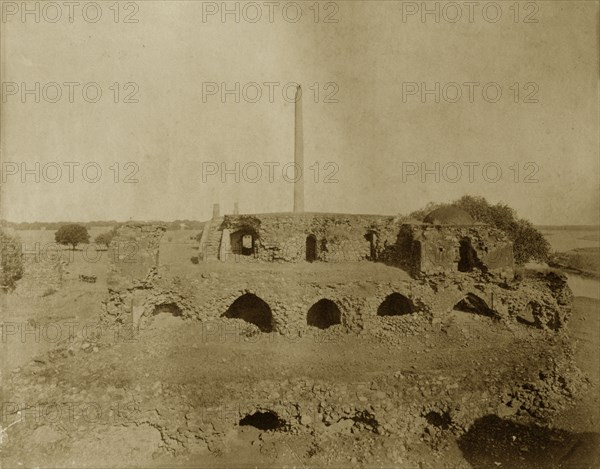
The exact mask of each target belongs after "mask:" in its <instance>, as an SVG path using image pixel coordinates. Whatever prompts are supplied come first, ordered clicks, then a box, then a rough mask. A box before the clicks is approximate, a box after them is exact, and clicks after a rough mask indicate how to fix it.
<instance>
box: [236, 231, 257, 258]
mask: <svg viewBox="0 0 600 469" xmlns="http://www.w3.org/2000/svg"><path fill="white" fill-rule="evenodd" d="M229 239H230V245H231V252H232V253H233V254H238V255H241V256H253V255H254V254H255V253H256V240H257V239H258V235H257V234H256V231H254V230H253V229H252V228H250V227H243V228H240V229H239V230H237V231H234V232H233V233H231V234H230V235H229Z"/></svg>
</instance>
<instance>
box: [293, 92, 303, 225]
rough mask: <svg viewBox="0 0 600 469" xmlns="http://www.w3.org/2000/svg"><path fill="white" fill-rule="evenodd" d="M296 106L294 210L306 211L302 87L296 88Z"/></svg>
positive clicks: (298, 211)
mask: <svg viewBox="0 0 600 469" xmlns="http://www.w3.org/2000/svg"><path fill="white" fill-rule="evenodd" d="M295 102H296V104H295V108H294V163H295V166H294V167H295V170H296V171H297V173H296V180H295V182H294V212H297V213H301V212H304V129H303V127H302V88H301V87H300V86H298V89H296V97H295Z"/></svg>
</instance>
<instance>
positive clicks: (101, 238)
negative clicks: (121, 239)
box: [94, 228, 117, 249]
mask: <svg viewBox="0 0 600 469" xmlns="http://www.w3.org/2000/svg"><path fill="white" fill-rule="evenodd" d="M116 234H117V230H116V229H115V228H113V229H112V230H110V231H106V232H104V233H100V234H99V235H98V236H96V237H95V238H94V242H95V243H96V244H104V245H105V246H106V248H107V249H108V247H109V246H110V243H111V242H112V240H113V238H114V237H115V236H116Z"/></svg>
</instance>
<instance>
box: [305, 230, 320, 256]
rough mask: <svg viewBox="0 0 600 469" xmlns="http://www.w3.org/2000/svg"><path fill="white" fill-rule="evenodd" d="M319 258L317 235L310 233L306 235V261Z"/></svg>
mask: <svg viewBox="0 0 600 469" xmlns="http://www.w3.org/2000/svg"><path fill="white" fill-rule="evenodd" d="M316 260H317V237H316V236H315V235H308V236H307V237H306V261H307V262H314V261H316Z"/></svg>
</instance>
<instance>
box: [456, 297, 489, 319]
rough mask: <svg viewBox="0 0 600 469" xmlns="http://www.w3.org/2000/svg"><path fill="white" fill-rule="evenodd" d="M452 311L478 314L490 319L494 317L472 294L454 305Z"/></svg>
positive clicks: (482, 301) (487, 307)
mask: <svg viewBox="0 0 600 469" xmlns="http://www.w3.org/2000/svg"><path fill="white" fill-rule="evenodd" d="M454 310H456V311H462V312H464V313H473V314H480V315H482V316H487V317H490V318H493V317H496V313H494V311H493V310H492V309H491V308H490V307H489V306H488V305H487V303H486V302H485V301H484V300H482V299H481V298H479V297H478V296H477V295H474V294H473V293H467V296H465V297H464V298H463V299H462V300H460V301H459V302H458V303H456V304H455V305H454Z"/></svg>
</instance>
